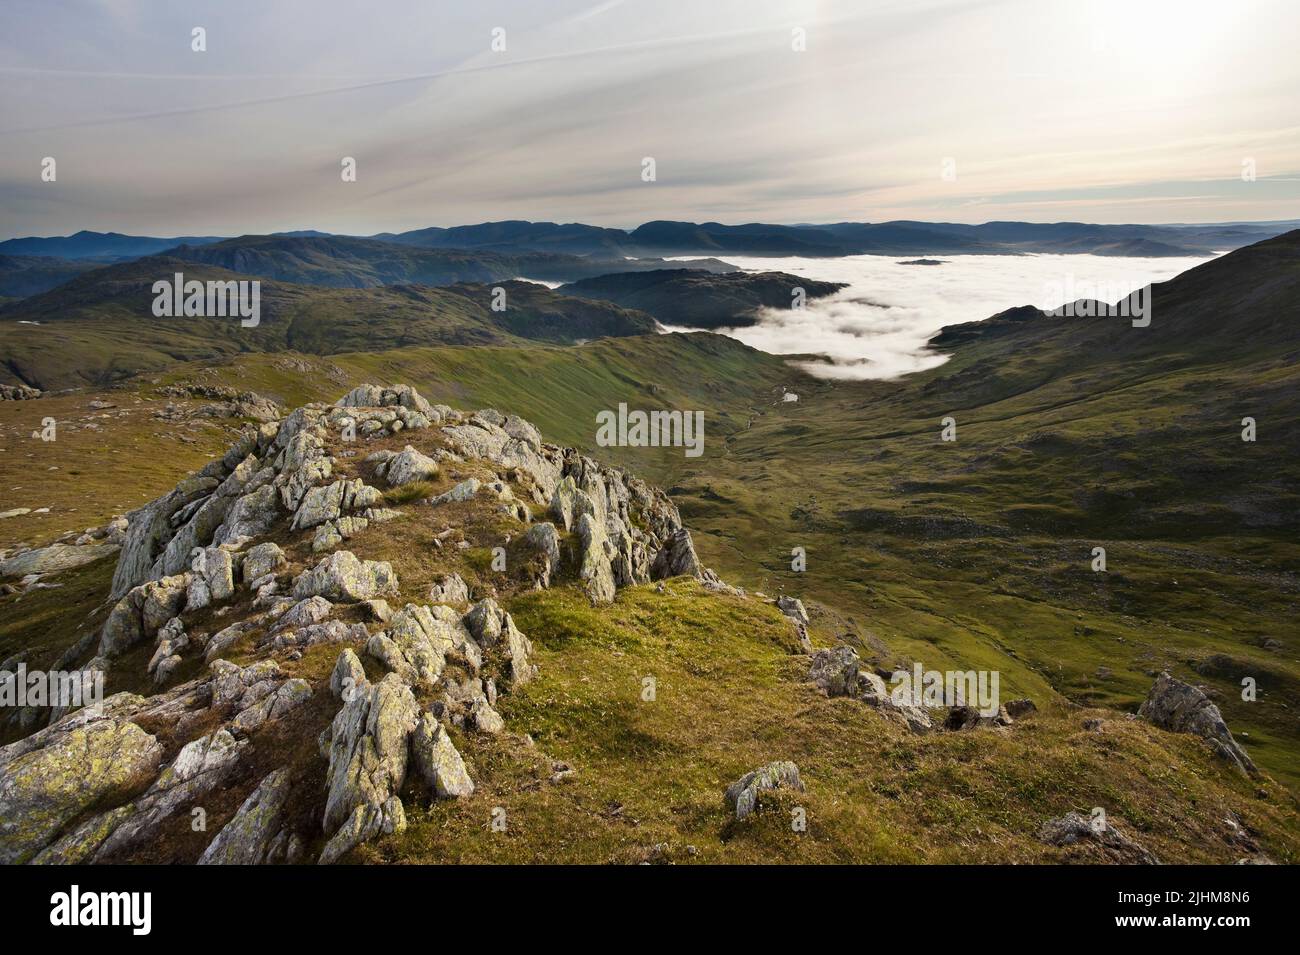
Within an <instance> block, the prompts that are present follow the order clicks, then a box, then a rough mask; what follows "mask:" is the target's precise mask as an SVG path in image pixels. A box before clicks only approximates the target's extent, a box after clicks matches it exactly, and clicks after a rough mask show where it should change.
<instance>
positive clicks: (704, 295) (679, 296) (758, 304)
mask: <svg viewBox="0 0 1300 955" xmlns="http://www.w3.org/2000/svg"><path fill="white" fill-rule="evenodd" d="M844 287H845V286H843V285H841V284H838V283H836V282H819V281H817V280H815V279H807V278H800V277H799V276H795V275H789V274H787V273H784V272H730V273H727V274H721V275H711V274H709V273H707V272H699V271H693V270H689V269H657V270H654V271H649V272H624V273H618V274H615V275H602V276H598V277H596V278H590V279H582V280H580V281H577V282H572V283H570V284H568V285H565V286H562V287H561V288H560V291H561V292H563V293H564V294H565V295H572V296H575V297H577V298H588V299H601V300H604V301H609V302H614V303H616V304H618V305H621V306H623V307H624V308H635V309H637V310H639V311H642V312H646V313H647V314H649V315H653V316H654V317H655V318H657V319H658V320H659V321H660V322H661V323H663V324H664V325H679V326H686V327H688V328H706V329H714V328H736V327H743V326H745V325H752V324H754V323H755V322H756V321H757V318H756V317H755V312H757V311H758V309H760V308H791V307H793V305H794V297H793V295H794V291H795V289H802V290H803V293H804V297H805V301H806V300H808V299H814V298H822V297H823V296H826V295H831V294H833V293H835V292H838V291H839V290H840V289H842V288H844Z"/></svg>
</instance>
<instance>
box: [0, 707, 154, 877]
mask: <svg viewBox="0 0 1300 955" xmlns="http://www.w3.org/2000/svg"><path fill="white" fill-rule="evenodd" d="M83 714H84V715H83ZM162 752H163V748H162V744H161V743H159V742H158V740H157V739H155V738H154V737H153V736H151V735H149V734H148V733H146V732H145V731H144V730H142V729H141V728H140V727H139V726H136V725H135V724H134V723H132V722H129V721H127V720H124V719H116V718H113V717H104V718H102V719H93V718H91V715H90V714H86V711H84V710H82V711H79V712H78V713H77V714H73V716H70V717H65V718H64V719H63V720H61V721H60V722H59V723H56V724H55V725H54V726H51V727H48V728H47V729H45V730H42V731H40V732H39V733H36V734H34V735H33V736H31V737H28V738H26V739H24V740H20V741H19V742H17V743H13V744H10V745H9V746H6V747H4V748H3V749H0V864H12V863H20V862H26V861H27V860H29V859H30V858H31V857H32V856H34V855H35V854H36V853H37V852H39V851H41V850H42V849H44V848H45V847H46V846H47V845H49V844H50V843H51V842H53V841H54V840H55V839H56V838H58V837H59V836H60V835H61V834H62V833H63V831H64V828H65V827H66V826H68V824H70V823H71V822H72V821H73V820H75V819H76V818H77V817H78V816H80V815H81V814H82V813H84V812H86V811H87V810H89V809H92V808H94V807H97V806H112V805H116V804H120V803H122V802H123V801H125V800H127V799H129V798H130V797H132V796H133V795H135V794H136V793H137V792H140V791H141V790H143V789H144V788H145V787H146V786H148V785H149V783H150V782H151V781H152V780H153V779H154V777H155V776H156V775H157V772H158V764H159V760H160V759H161V758H162Z"/></svg>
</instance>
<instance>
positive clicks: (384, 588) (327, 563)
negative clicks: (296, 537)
mask: <svg viewBox="0 0 1300 955" xmlns="http://www.w3.org/2000/svg"><path fill="white" fill-rule="evenodd" d="M395 593H397V575H396V574H394V573H393V565H392V564H390V563H388V562H387V561H377V560H360V559H358V558H357V556H356V555H355V554H353V553H352V552H351V551H348V550H340V551H335V552H334V553H332V554H330V555H329V556H328V557H326V558H325V559H323V560H322V561H321V562H320V563H319V564H317V565H316V566H315V567H313V568H312V569H311V570H308V571H304V572H303V574H302V575H301V576H300V577H298V578H297V579H296V580H295V581H294V582H293V595H294V596H295V597H298V598H303V597H311V596H317V595H319V596H321V597H325V598H327V599H329V600H336V601H347V602H350V603H356V602H357V601H361V600H371V599H373V598H375V597H383V596H386V595H388V594H395Z"/></svg>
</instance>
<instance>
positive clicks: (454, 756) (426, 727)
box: [411, 713, 474, 799]
mask: <svg viewBox="0 0 1300 955" xmlns="http://www.w3.org/2000/svg"><path fill="white" fill-rule="evenodd" d="M411 755H412V756H413V757H414V759H415V767H416V770H417V771H418V772H419V774H420V777H421V778H422V779H423V780H424V782H425V785H427V786H428V787H429V789H430V790H431V791H432V792H433V793H435V794H436V795H437V796H438V798H439V799H455V798H458V797H461V796H471V795H473V793H474V782H473V780H471V779H470V778H469V773H468V772H467V771H466V769H465V761H464V760H463V759H461V756H460V753H459V752H458V751H457V750H456V747H455V745H453V743H452V741H451V739H450V738H449V737H448V736H447V731H446V729H444V728H443V726H442V724H441V723H439V722H438V721H437V720H436V719H435V718H434V717H433V716H432V715H431V714H429V713H425V714H423V715H421V716H420V719H419V722H418V723H417V724H416V727H415V731H414V733H413V734H412V736H411Z"/></svg>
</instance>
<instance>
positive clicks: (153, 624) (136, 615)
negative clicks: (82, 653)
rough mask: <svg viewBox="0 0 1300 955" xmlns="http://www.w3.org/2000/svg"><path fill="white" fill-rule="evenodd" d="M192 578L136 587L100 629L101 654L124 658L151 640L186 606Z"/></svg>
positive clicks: (187, 577)
mask: <svg viewBox="0 0 1300 955" xmlns="http://www.w3.org/2000/svg"><path fill="white" fill-rule="evenodd" d="M188 588H189V575H188V574H179V575H177V576H175V577H163V578H162V579H161V580H151V581H149V582H147V583H143V584H140V585H139V586H138V587H133V588H132V589H131V590H130V592H128V593H127V594H126V595H125V596H124V597H122V599H121V600H119V601H118V602H117V603H116V604H115V605H114V607H113V609H112V611H110V612H109V615H108V619H107V620H106V621H104V626H103V627H102V628H101V629H100V637H99V655H100V656H103V657H108V658H110V659H112V658H113V657H117V656H121V655H122V654H123V653H125V652H126V651H128V650H130V649H131V648H132V647H134V646H135V645H136V644H138V643H140V642H141V641H142V640H144V639H146V638H147V637H152V636H153V635H154V634H156V633H157V632H158V630H159V629H160V628H162V627H163V625H164V624H166V622H167V621H168V620H171V619H172V618H173V617H175V616H178V615H179V614H180V612H181V611H182V610H183V609H184V607H185V596H186V591H187V590H188Z"/></svg>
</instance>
